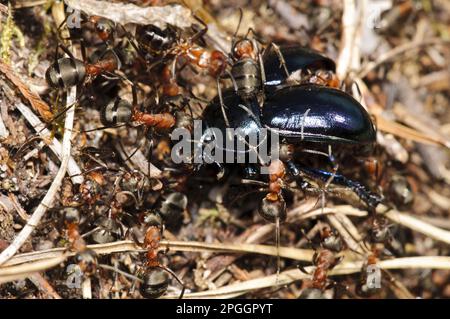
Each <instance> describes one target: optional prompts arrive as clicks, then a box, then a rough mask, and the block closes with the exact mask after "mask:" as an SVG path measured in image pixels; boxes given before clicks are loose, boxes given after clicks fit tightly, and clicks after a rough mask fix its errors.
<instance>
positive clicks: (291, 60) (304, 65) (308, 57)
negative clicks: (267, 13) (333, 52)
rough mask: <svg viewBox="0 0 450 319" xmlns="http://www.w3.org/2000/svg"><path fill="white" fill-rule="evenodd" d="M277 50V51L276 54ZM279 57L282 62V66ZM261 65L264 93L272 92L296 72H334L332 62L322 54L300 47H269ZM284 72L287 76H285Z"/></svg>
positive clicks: (334, 66) (334, 65)
mask: <svg viewBox="0 0 450 319" xmlns="http://www.w3.org/2000/svg"><path fill="white" fill-rule="evenodd" d="M277 50H279V51H278V52H277ZM281 57H282V58H283V60H284V66H283V64H282V60H281ZM263 65H264V73H265V77H266V81H265V83H264V85H265V89H266V91H269V92H271V91H273V90H275V89H276V88H277V87H278V86H280V85H282V84H283V82H285V80H286V79H287V77H288V75H289V76H290V75H292V74H293V73H294V72H296V71H301V72H303V73H306V72H315V71H317V70H325V71H330V72H333V73H334V72H335V71H336V64H335V63H334V61H333V60H332V59H330V58H328V57H326V56H324V55H323V54H322V53H320V52H318V51H315V50H312V49H309V48H305V47H300V46H296V45H294V46H281V47H279V49H278V47H273V46H270V48H269V49H268V50H266V51H265V52H264V54H263ZM286 71H287V73H288V74H286Z"/></svg>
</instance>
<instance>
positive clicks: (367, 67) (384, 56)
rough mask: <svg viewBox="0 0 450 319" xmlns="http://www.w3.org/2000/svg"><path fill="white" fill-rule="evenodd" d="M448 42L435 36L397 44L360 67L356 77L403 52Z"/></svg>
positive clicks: (361, 76) (364, 74)
mask: <svg viewBox="0 0 450 319" xmlns="http://www.w3.org/2000/svg"><path fill="white" fill-rule="evenodd" d="M448 42H449V41H445V40H442V39H440V38H435V39H428V40H423V41H418V42H408V43H405V44H402V45H399V46H398V47H395V48H394V49H392V50H390V51H388V52H386V53H384V54H382V55H381V56H379V57H378V59H377V60H376V61H373V62H369V63H367V64H366V65H365V66H364V67H362V68H361V71H359V73H358V77H360V78H364V77H365V76H366V75H367V74H368V73H369V72H370V71H372V70H374V69H375V68H377V67H378V66H379V65H381V64H383V63H385V62H388V61H390V60H392V59H393V58H395V57H397V56H399V55H401V54H403V53H405V52H408V51H411V50H416V49H420V48H422V47H424V46H429V45H448Z"/></svg>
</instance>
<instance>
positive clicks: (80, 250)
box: [64, 207, 97, 276]
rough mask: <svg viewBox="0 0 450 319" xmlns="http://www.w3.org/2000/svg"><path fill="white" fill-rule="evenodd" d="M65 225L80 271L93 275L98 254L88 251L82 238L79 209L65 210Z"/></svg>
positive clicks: (70, 208)
mask: <svg viewBox="0 0 450 319" xmlns="http://www.w3.org/2000/svg"><path fill="white" fill-rule="evenodd" d="M64 223H65V225H66V228H67V237H68V240H69V243H70V249H71V250H73V251H75V252H76V253H77V254H76V255H75V260H76V261H77V263H78V266H79V267H80V270H81V271H82V272H83V273H84V274H86V275H88V276H89V275H93V274H94V273H95V272H96V270H97V254H96V253H95V252H94V251H93V250H91V249H88V248H87V246H86V241H85V240H84V239H83V237H81V234H80V231H79V223H80V212H79V210H78V209H76V208H73V207H69V208H66V209H65V216H64Z"/></svg>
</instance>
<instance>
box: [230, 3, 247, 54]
mask: <svg viewBox="0 0 450 319" xmlns="http://www.w3.org/2000/svg"><path fill="white" fill-rule="evenodd" d="M243 16H244V12H243V11H242V8H239V22H238V25H237V28H236V31H234V34H233V38H232V41H231V48H232V49H233V47H234V45H235V44H236V37H237V34H238V32H239V28H240V27H241V23H242V17H243Z"/></svg>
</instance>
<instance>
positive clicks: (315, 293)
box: [298, 288, 326, 299]
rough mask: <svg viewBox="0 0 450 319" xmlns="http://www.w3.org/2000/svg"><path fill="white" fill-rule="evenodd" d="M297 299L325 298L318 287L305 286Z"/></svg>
mask: <svg viewBox="0 0 450 319" xmlns="http://www.w3.org/2000/svg"><path fill="white" fill-rule="evenodd" d="M298 299H326V298H325V296H324V294H323V292H322V290H320V289H318V288H306V289H304V290H303V291H302V293H301V294H300V296H299V297H298Z"/></svg>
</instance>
